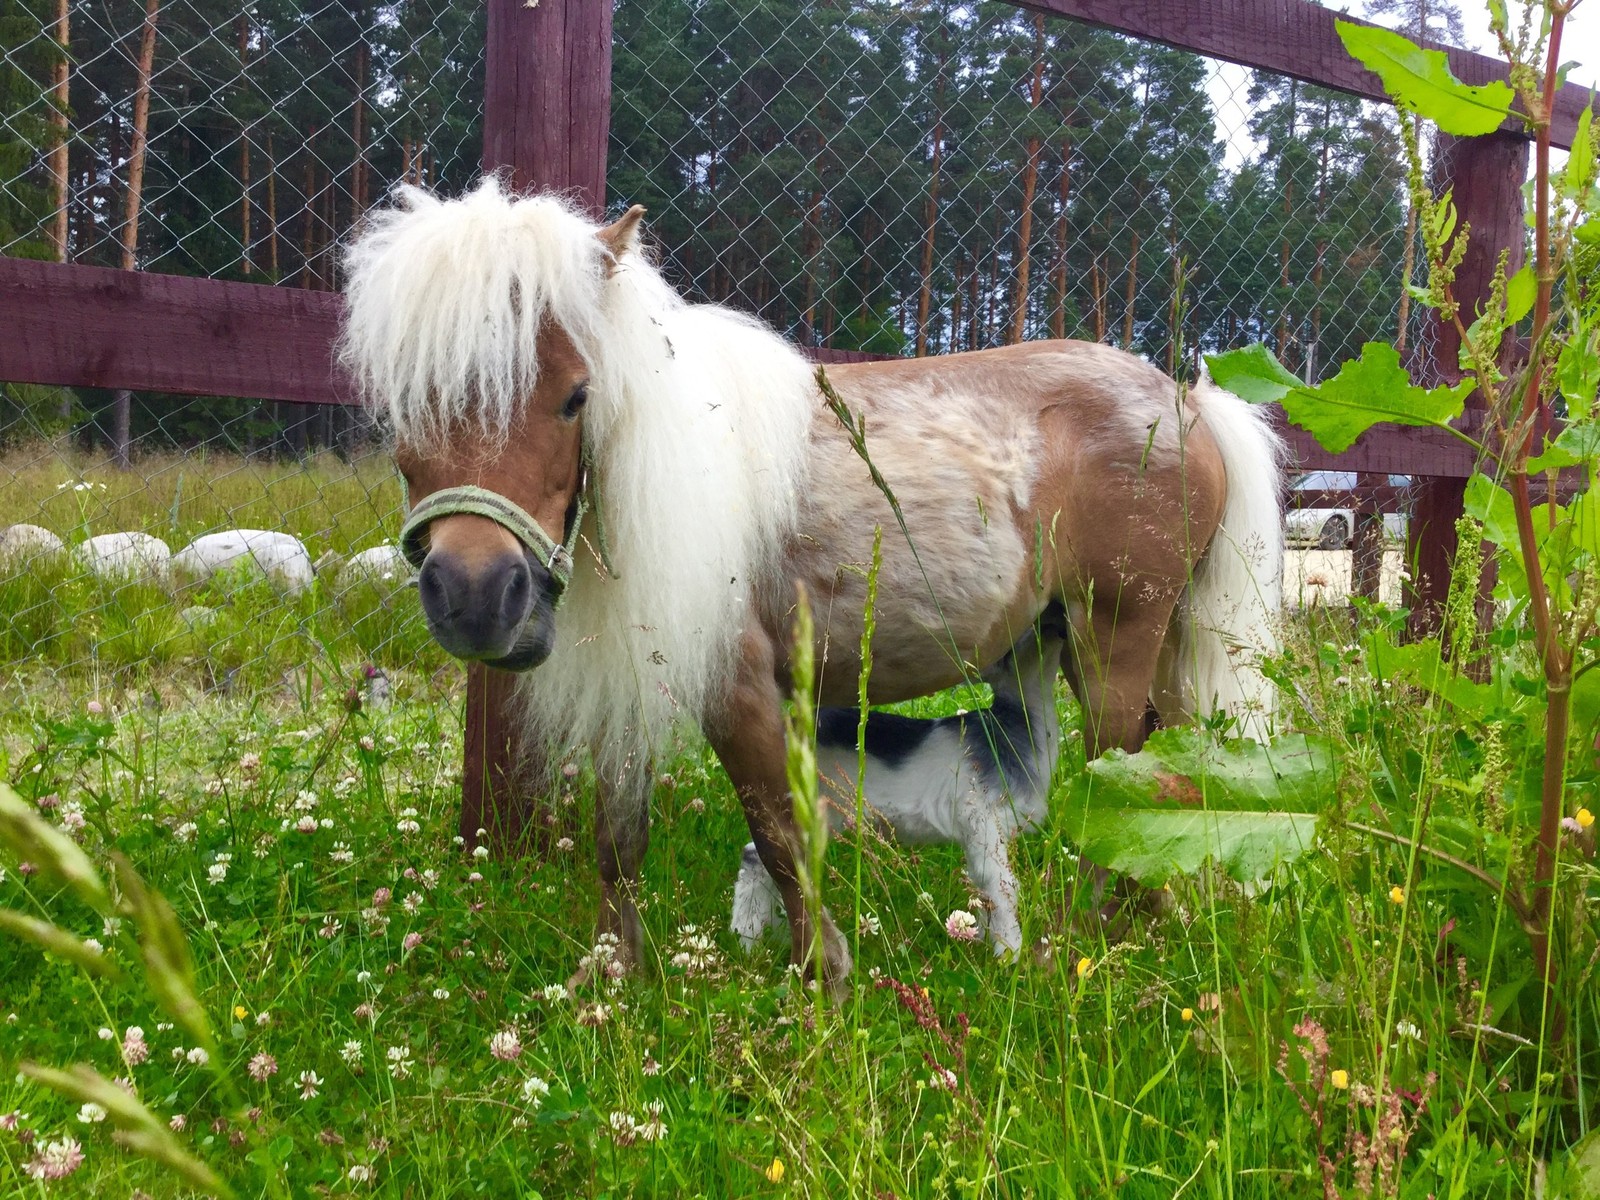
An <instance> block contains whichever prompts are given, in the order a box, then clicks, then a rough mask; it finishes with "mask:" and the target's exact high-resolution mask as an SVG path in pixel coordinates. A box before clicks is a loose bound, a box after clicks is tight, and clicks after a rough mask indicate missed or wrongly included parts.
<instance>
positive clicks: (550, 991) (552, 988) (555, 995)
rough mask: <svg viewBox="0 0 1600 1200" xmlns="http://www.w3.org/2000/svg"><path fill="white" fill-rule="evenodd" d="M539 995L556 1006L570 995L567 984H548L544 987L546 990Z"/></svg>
mask: <svg viewBox="0 0 1600 1200" xmlns="http://www.w3.org/2000/svg"><path fill="white" fill-rule="evenodd" d="M539 995H540V996H541V997H543V998H544V999H546V1000H548V1001H550V1002H551V1003H553V1004H554V1003H559V1002H560V1001H562V1000H565V999H566V998H567V995H568V993H567V988H566V985H565V984H560V983H547V984H545V985H544V988H543V990H541V991H540V993H539Z"/></svg>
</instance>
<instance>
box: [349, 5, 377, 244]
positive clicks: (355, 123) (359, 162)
mask: <svg viewBox="0 0 1600 1200" xmlns="http://www.w3.org/2000/svg"><path fill="white" fill-rule="evenodd" d="M352 15H353V16H354V18H355V22H356V25H357V27H358V29H359V30H360V32H359V34H358V35H357V36H358V37H359V39H360V40H359V41H357V43H356V70H355V76H356V81H355V88H356V95H355V103H354V104H353V105H352V106H351V110H352V111H351V115H350V139H351V141H353V142H354V143H355V158H354V160H353V161H352V162H351V164H350V221H351V223H352V224H354V223H355V222H356V221H357V220H359V219H360V217H361V214H362V213H364V212H366V210H367V75H368V73H369V71H370V69H371V61H372V49H371V47H370V46H368V45H367V35H366V10H365V8H364V7H362V6H357V7H356V9H355V10H354V12H353V13H352Z"/></svg>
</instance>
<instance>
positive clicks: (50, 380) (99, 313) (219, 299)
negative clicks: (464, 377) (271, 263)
mask: <svg viewBox="0 0 1600 1200" xmlns="http://www.w3.org/2000/svg"><path fill="white" fill-rule="evenodd" d="M341 309H342V300H341V298H340V297H339V296H338V295H337V294H335V293H332V292H309V291H305V290H303V289H301V288H292V287H269V286H266V285H264V284H258V283H229V282H227V281H224V280H220V279H196V278H190V277H188V276H183V275H156V274H152V273H148V272H145V271H121V270H115V269H111V268H107V267H85V266H78V265H76V264H62V263H53V262H35V261H33V260H31V259H22V258H0V379H4V380H7V381H8V382H13V383H46V384H56V385H59V386H63V387H98V388H127V389H129V390H130V391H150V392H180V393H183V394H185V395H191V396H253V397H259V398H261V399H263V400H297V401H301V402H313V403H343V402H346V401H348V399H349V398H350V391H349V388H348V386H347V384H346V383H345V381H344V380H343V379H342V378H341V377H340V376H339V375H338V374H337V372H336V371H335V370H334V366H333V360H332V356H331V354H330V351H329V348H330V347H331V346H332V344H333V338H334V334H335V332H336V331H337V329H338V327H339V314H340V311H341Z"/></svg>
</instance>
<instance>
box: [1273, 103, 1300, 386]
mask: <svg viewBox="0 0 1600 1200" xmlns="http://www.w3.org/2000/svg"><path fill="white" fill-rule="evenodd" d="M1299 88H1300V85H1299V83H1298V82H1297V81H1296V80H1293V79H1291V80H1290V81H1289V140H1290V141H1293V140H1294V137H1295V131H1296V129H1297V128H1298V125H1299V122H1298V117H1297V111H1298V110H1297V107H1296V101H1297V98H1298V96H1299ZM1293 215H1294V179H1293V178H1292V177H1291V178H1288V179H1285V180H1284V181H1283V237H1282V238H1281V239H1280V240H1279V243H1278V358H1279V359H1280V360H1281V361H1282V362H1283V364H1284V365H1285V366H1286V367H1289V369H1290V370H1291V371H1293V370H1294V367H1293V366H1290V363H1289V254H1290V246H1289V221H1290V219H1291V218H1292V217H1293Z"/></svg>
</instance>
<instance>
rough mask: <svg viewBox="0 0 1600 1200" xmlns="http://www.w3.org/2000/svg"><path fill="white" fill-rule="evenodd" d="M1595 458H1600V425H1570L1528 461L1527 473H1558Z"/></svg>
mask: <svg viewBox="0 0 1600 1200" xmlns="http://www.w3.org/2000/svg"><path fill="white" fill-rule="evenodd" d="M1597 458H1600V425H1590V424H1587V423H1585V424H1581V425H1580V424H1571V425H1567V426H1564V427H1563V428H1562V430H1561V432H1560V433H1558V434H1557V435H1556V440H1555V441H1553V442H1546V443H1545V447H1544V452H1543V453H1541V454H1538V455H1536V456H1534V457H1533V458H1530V459H1529V460H1528V473H1529V474H1530V475H1537V474H1539V473H1540V472H1542V471H1560V470H1563V469H1564V468H1566V467H1578V466H1582V465H1583V464H1585V463H1588V462H1592V461H1594V460H1595V459H1597Z"/></svg>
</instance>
